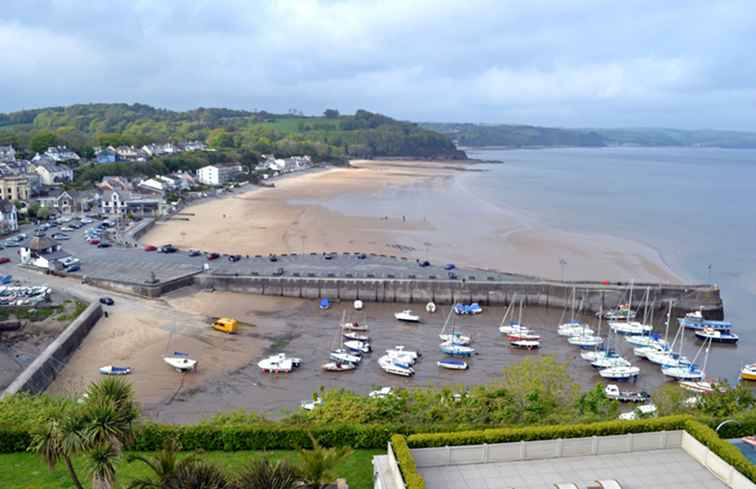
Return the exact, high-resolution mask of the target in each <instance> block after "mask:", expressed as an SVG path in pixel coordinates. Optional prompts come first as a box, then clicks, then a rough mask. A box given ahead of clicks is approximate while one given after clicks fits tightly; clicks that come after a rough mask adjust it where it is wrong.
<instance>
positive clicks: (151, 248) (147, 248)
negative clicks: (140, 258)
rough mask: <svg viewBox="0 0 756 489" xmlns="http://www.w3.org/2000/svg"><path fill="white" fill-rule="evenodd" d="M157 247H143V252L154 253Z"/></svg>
mask: <svg viewBox="0 0 756 489" xmlns="http://www.w3.org/2000/svg"><path fill="white" fill-rule="evenodd" d="M156 250H157V246H152V245H147V246H145V247H144V251H156Z"/></svg>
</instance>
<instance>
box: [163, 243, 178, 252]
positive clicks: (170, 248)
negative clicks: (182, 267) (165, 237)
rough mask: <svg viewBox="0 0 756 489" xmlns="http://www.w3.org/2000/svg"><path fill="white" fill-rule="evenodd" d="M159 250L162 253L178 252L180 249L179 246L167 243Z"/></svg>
mask: <svg viewBox="0 0 756 489" xmlns="http://www.w3.org/2000/svg"><path fill="white" fill-rule="evenodd" d="M158 251H160V253H176V252H177V251H178V248H176V247H175V246H173V245H172V244H167V245H163V246H161V247H160V249H159V250H158Z"/></svg>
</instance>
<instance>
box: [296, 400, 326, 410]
mask: <svg viewBox="0 0 756 489" xmlns="http://www.w3.org/2000/svg"><path fill="white" fill-rule="evenodd" d="M321 404H323V399H321V398H319V397H318V398H317V399H315V400H314V401H302V402H301V403H300V404H299V405H300V406H301V407H302V409H304V410H305V411H312V410H314V409H315V408H316V407H318V406H320V405H321Z"/></svg>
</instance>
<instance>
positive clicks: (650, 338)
mask: <svg viewBox="0 0 756 489" xmlns="http://www.w3.org/2000/svg"><path fill="white" fill-rule="evenodd" d="M625 341H626V342H628V343H630V344H631V345H635V346H653V345H662V346H663V345H666V344H667V341H666V340H665V339H664V338H662V337H661V336H659V335H658V334H656V333H652V334H644V335H628V336H625Z"/></svg>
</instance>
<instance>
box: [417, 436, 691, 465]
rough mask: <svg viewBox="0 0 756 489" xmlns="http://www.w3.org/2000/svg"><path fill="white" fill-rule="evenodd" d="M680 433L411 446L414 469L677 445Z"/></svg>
mask: <svg viewBox="0 0 756 489" xmlns="http://www.w3.org/2000/svg"><path fill="white" fill-rule="evenodd" d="M682 436H683V432H682V431H680V430H678V431H657V432H651V433H630V434H627V435H615V436H593V437H589V438H568V439H557V440H538V441H520V442H514V443H495V444H491V445H462V446H454V447H437V448H414V449H412V456H413V457H414V458H415V463H416V464H417V467H418V468H423V467H439V466H445V465H464V464H481V463H495V462H516V461H518V460H534V459H547V458H557V457H583V456H587V455H608V454H615V453H629V452H636V451H648V450H662V449H667V448H680V446H681V444H682Z"/></svg>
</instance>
